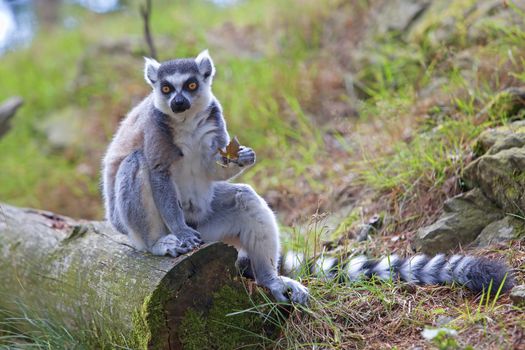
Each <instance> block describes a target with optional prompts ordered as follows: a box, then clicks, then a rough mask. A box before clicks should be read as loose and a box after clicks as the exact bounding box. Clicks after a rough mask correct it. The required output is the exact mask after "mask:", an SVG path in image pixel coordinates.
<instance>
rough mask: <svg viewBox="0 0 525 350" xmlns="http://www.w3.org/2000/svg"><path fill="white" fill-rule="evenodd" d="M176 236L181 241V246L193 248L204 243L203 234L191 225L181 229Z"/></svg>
mask: <svg viewBox="0 0 525 350" xmlns="http://www.w3.org/2000/svg"><path fill="white" fill-rule="evenodd" d="M176 236H177V238H178V239H179V241H180V246H181V248H188V249H189V250H193V249H195V248H198V247H199V246H200V245H201V244H202V239H201V234H200V233H199V232H197V231H196V230H194V229H192V228H191V227H186V228H183V229H181V230H180V231H178V232H177V234H176Z"/></svg>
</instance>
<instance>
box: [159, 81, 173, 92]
mask: <svg viewBox="0 0 525 350" xmlns="http://www.w3.org/2000/svg"><path fill="white" fill-rule="evenodd" d="M174 90H175V89H174V88H173V85H171V84H170V83H168V82H167V81H163V82H161V83H160V91H161V92H162V93H163V94H165V95H167V94H170V93H172V92H173V91H174Z"/></svg>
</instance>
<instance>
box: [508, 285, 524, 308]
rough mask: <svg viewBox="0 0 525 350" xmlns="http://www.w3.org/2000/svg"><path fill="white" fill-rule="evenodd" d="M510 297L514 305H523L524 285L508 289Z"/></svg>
mask: <svg viewBox="0 0 525 350" xmlns="http://www.w3.org/2000/svg"><path fill="white" fill-rule="evenodd" d="M510 299H511V300H512V302H513V303H514V304H515V305H518V306H525V285H521V286H515V287H514V288H512V290H511V291H510Z"/></svg>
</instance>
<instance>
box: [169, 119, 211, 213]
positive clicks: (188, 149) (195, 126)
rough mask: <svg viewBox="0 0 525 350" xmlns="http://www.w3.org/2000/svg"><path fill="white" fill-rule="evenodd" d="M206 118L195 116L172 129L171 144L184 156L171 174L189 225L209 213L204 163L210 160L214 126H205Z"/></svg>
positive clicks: (172, 169) (172, 168)
mask: <svg viewBox="0 0 525 350" xmlns="http://www.w3.org/2000/svg"><path fill="white" fill-rule="evenodd" d="M205 117H206V116H196V117H195V118H191V119H189V120H187V121H186V122H184V123H180V124H177V125H176V126H175V127H174V128H173V129H174V135H173V141H174V143H175V144H176V145H177V146H178V147H179V148H180V150H181V151H182V153H183V154H184V156H183V157H182V158H180V159H179V160H178V161H177V162H176V163H175V164H174V165H173V166H172V167H171V173H172V178H173V179H174V181H175V185H176V188H177V191H178V194H179V197H180V201H181V204H182V209H183V211H184V216H185V218H186V221H188V222H190V223H196V222H198V221H200V220H202V219H203V218H204V217H206V216H207V215H208V214H209V212H210V203H211V199H212V196H213V192H212V181H211V180H210V177H209V175H208V173H207V171H208V167H209V164H207V163H209V162H211V161H212V160H211V158H210V156H211V154H212V149H211V148H212V141H213V138H214V137H215V132H214V130H215V126H214V124H213V123H211V122H208V123H205V122H204V120H205V119H204V118H205Z"/></svg>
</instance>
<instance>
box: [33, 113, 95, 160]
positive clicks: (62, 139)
mask: <svg viewBox="0 0 525 350" xmlns="http://www.w3.org/2000/svg"><path fill="white" fill-rule="evenodd" d="M84 113H85V112H83V111H82V110H81V109H80V108H75V107H66V108H64V109H62V110H60V111H57V112H54V114H53V115H52V116H50V117H49V118H47V119H45V120H44V121H42V122H41V123H40V124H39V125H37V129H38V130H39V131H41V132H42V133H44V134H45V135H46V137H47V140H48V143H49V145H50V146H51V148H52V150H53V151H63V150H65V149H68V148H71V147H80V146H81V145H82V143H85V142H86V140H85V134H84V125H83V122H82V121H83V115H84Z"/></svg>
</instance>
